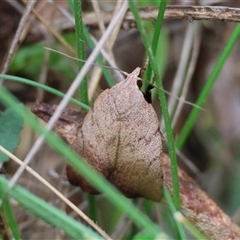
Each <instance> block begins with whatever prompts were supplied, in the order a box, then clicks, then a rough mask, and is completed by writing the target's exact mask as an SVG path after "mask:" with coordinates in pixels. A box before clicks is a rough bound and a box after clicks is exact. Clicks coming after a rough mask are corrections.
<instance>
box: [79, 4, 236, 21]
mask: <svg viewBox="0 0 240 240" xmlns="http://www.w3.org/2000/svg"><path fill="white" fill-rule="evenodd" d="M158 10H159V9H158V7H149V8H142V9H139V14H140V17H141V18H142V19H143V20H149V19H153V20H155V19H156V18H157V14H158ZM101 15H102V17H101V19H103V21H104V23H105V24H108V23H109V22H110V21H111V19H112V14H111V13H105V12H104V13H101ZM164 19H175V20H176V19H178V20H188V21H190V22H192V21H193V20H212V21H223V22H240V8H231V7H223V6H178V5H172V6H171V5H169V6H167V7H166V11H165V14H164ZM83 20H84V23H85V24H88V25H94V26H97V19H96V17H95V13H86V14H84V17H83ZM125 21H126V22H130V23H131V22H135V20H134V17H133V15H132V13H131V11H128V12H127V14H126V15H125Z"/></svg>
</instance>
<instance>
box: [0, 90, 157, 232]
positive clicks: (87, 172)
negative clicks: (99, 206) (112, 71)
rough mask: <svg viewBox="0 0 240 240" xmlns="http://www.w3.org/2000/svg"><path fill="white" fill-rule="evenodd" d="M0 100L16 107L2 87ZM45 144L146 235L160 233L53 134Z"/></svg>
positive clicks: (25, 114)
mask: <svg viewBox="0 0 240 240" xmlns="http://www.w3.org/2000/svg"><path fill="white" fill-rule="evenodd" d="M0 100H1V101H2V102H3V103H4V104H5V105H6V106H13V107H14V106H16V103H18V101H17V100H16V99H14V98H13V97H12V96H11V94H9V93H8V92H7V91H6V90H5V89H4V88H3V87H2V88H0ZM14 110H15V111H16V113H18V114H20V115H21V116H23V118H24V119H25V121H26V123H28V124H29V125H30V127H31V128H32V129H34V130H35V131H36V132H37V133H44V132H45V130H44V128H43V126H42V125H41V124H39V121H37V118H36V117H34V116H33V115H32V113H30V112H29V110H28V109H26V108H25V107H22V108H16V107H15V108H14ZM46 142H47V143H48V144H49V145H50V146H51V147H52V148H53V149H54V150H56V151H57V152H58V153H59V154H60V155H61V156H63V157H64V158H65V159H66V161H67V162H68V163H69V164H71V165H72V166H73V167H74V168H75V169H76V170H77V171H78V172H79V173H81V175H82V176H83V177H84V178H86V179H87V180H88V181H89V182H90V183H91V184H92V185H94V186H95V187H96V189H98V190H99V191H100V192H103V193H105V195H106V197H107V198H108V199H109V200H110V201H111V202H112V203H113V204H114V205H115V206H116V207H117V208H118V209H119V210H121V211H123V212H125V213H126V214H127V215H128V216H129V217H130V218H131V219H132V221H134V222H135V223H136V225H138V226H139V227H140V228H142V229H143V230H146V232H147V233H148V234H151V235H152V236H155V235H156V234H158V233H159V232H161V230H160V228H159V227H158V226H157V225H155V224H154V223H153V222H152V221H151V220H150V219H149V218H148V217H147V216H146V215H145V214H143V213H142V212H140V211H139V210H138V209H137V208H136V207H135V206H134V205H133V204H132V203H131V201H130V200H129V199H127V198H126V197H124V196H123V195H122V194H120V193H119V191H118V190H117V189H116V188H115V187H114V186H112V185H111V184H110V183H109V182H108V181H107V180H106V179H105V178H103V177H102V176H101V175H99V174H98V173H97V172H96V171H94V170H93V169H92V168H91V167H90V166H89V165H88V164H87V163H86V162H85V161H84V160H83V159H81V158H80V157H79V156H78V155H77V154H76V153H75V152H73V151H72V150H71V149H70V147H69V146H68V145H67V144H66V143H65V142H64V141H63V140H62V139H60V138H59V137H58V136H57V135H56V134H54V133H53V132H51V133H48V134H46Z"/></svg>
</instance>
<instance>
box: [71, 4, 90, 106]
mask: <svg viewBox="0 0 240 240" xmlns="http://www.w3.org/2000/svg"><path fill="white" fill-rule="evenodd" d="M73 7H74V17H75V33H76V48H77V57H78V58H79V59H83V60H84V59H86V56H85V48H84V41H83V21H82V6H81V0H74V1H73ZM83 64H84V63H83V62H82V61H78V68H79V70H80V69H81V68H82V67H83ZM80 100H81V102H83V103H85V104H87V105H88V104H89V101H88V82H87V78H86V77H85V78H84V79H83V81H82V83H81V85H80Z"/></svg>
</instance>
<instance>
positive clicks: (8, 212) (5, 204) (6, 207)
mask: <svg viewBox="0 0 240 240" xmlns="http://www.w3.org/2000/svg"><path fill="white" fill-rule="evenodd" d="M2 208H3V212H4V216H5V217H6V220H7V223H8V225H9V228H10V229H11V232H12V236H13V238H14V239H15V240H19V239H21V235H20V232H19V230H18V226H17V222H16V220H15V218H14V215H13V212H12V209H11V206H10V204H9V200H8V198H7V197H3V198H2Z"/></svg>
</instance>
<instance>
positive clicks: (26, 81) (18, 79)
mask: <svg viewBox="0 0 240 240" xmlns="http://www.w3.org/2000/svg"><path fill="white" fill-rule="evenodd" d="M0 78H3V79H6V80H10V81H15V82H20V83H24V84H27V85H30V86H33V87H36V88H41V89H43V90H44V91H47V92H50V93H52V94H55V95H56V96H59V97H64V96H65V94H64V93H62V92H60V91H58V90H56V89H54V88H51V87H49V86H46V85H44V84H41V83H38V82H35V81H32V80H29V79H26V78H22V77H17V76H12V75H5V74H0ZM71 102H73V103H75V104H77V105H78V106H79V107H81V108H83V109H85V110H90V109H91V108H90V107H89V106H88V105H86V104H84V103H82V102H79V101H78V100H76V99H74V98H71Z"/></svg>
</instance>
